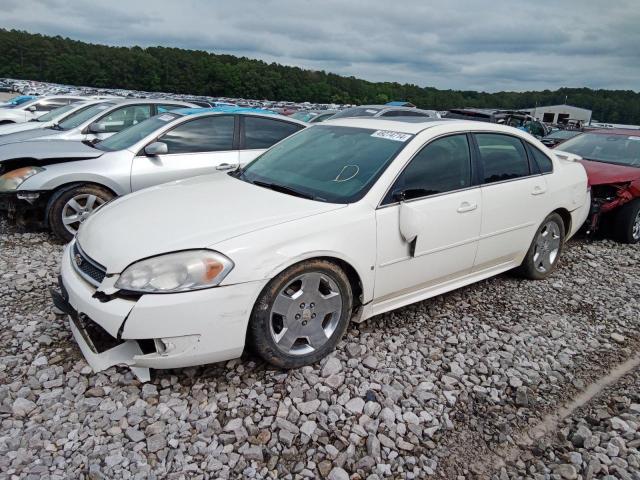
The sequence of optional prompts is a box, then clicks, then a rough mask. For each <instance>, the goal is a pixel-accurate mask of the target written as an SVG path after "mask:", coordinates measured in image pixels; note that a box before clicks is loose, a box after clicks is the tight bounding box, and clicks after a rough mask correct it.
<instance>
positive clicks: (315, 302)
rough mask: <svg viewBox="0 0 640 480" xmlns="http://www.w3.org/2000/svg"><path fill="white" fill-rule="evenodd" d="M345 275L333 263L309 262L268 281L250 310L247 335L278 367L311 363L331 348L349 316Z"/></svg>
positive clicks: (263, 355) (347, 281) (260, 353)
mask: <svg viewBox="0 0 640 480" xmlns="http://www.w3.org/2000/svg"><path fill="white" fill-rule="evenodd" d="M352 303H353V298H352V293H351V287H350V284H349V279H348V278H347V276H346V275H345V273H344V272H343V271H342V270H341V269H340V268H339V267H338V266H336V265H335V264H333V263H331V262H328V261H326V260H310V261H306V262H302V263H299V264H297V265H294V266H292V267H290V268H288V269H287V270H285V271H284V272H282V273H280V274H279V275H278V276H277V277H275V278H274V279H273V280H271V281H270V282H269V284H268V285H267V286H266V287H265V288H264V290H263V291H262V293H261V294H260V296H259V297H258V300H257V301H256V304H255V306H254V307H253V311H252V313H251V320H250V322H249V329H248V332H247V337H248V338H247V339H248V341H249V344H250V345H252V346H253V348H254V349H255V350H256V352H257V353H258V354H259V355H260V356H261V357H262V358H264V359H265V360H266V361H267V362H269V363H271V364H273V365H276V366H278V367H281V368H298V367H301V366H303V365H309V364H311V363H315V362H317V361H318V360H320V359H321V358H323V357H325V356H326V355H327V354H329V353H330V352H331V351H333V349H334V348H335V346H336V344H337V343H338V341H339V340H340V339H341V338H342V336H343V335H344V332H345V331H346V329H347V326H348V324H349V320H350V318H351V306H352Z"/></svg>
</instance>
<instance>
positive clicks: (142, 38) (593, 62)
mask: <svg viewBox="0 0 640 480" xmlns="http://www.w3.org/2000/svg"><path fill="white" fill-rule="evenodd" d="M4 3H5V4H3V9H2V10H0V26H2V27H4V28H17V29H22V30H27V31H30V32H37V33H42V34H49V35H62V36H69V37H71V38H74V39H78V40H83V41H88V42H93V43H105V44H111V45H127V46H131V45H141V46H151V45H163V46H171V47H180V48H191V49H198V50H206V51H211V52H215V53H229V54H234V55H241V56H247V57H251V58H259V59H262V60H265V61H267V62H278V63H282V64H287V65H295V66H299V67H303V68H312V69H318V70H325V71H331V72H335V73H338V74H342V75H353V76H356V77H359V78H364V79H367V80H372V81H397V82H401V83H404V82H407V83H414V84H418V85H421V86H434V87H437V88H441V89H464V90H483V91H498V90H530V89H547V88H548V89H555V88H559V87H562V86H586V87H592V88H612V89H632V90H638V81H637V79H638V78H640V48H638V45H640V29H639V28H638V27H637V25H638V24H639V23H640V9H639V8H638V4H637V0H618V1H616V2H602V1H596V0H565V1H563V2H557V1H556V0H537V1H536V2H524V1H515V0H494V1H492V2H486V1H483V0H448V1H446V2H444V1H441V0H440V1H434V0H406V1H404V2H395V3H390V2H389V1H388V0H342V1H339V0H324V1H322V2H318V1H315V0H244V1H242V2H226V1H221V0H181V1H180V2H175V1H169V0H138V1H135V2H134V1H131V0H126V1H125V0H110V1H109V2H108V4H102V5H101V4H96V3H95V2H93V1H90V0H77V1H71V0H23V1H21V2H17V1H16V0H5V2H4Z"/></svg>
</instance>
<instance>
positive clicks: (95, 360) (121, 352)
mask: <svg viewBox="0 0 640 480" xmlns="http://www.w3.org/2000/svg"><path fill="white" fill-rule="evenodd" d="M60 283H61V287H62V288H61V292H58V291H55V290H52V291H51V297H52V299H53V303H54V305H55V306H56V307H57V308H58V309H60V310H61V311H63V312H64V313H66V314H67V315H69V326H70V328H71V332H72V333H73V337H74V338H75V339H76V342H77V343H78V346H79V347H80V350H81V351H82V354H83V355H84V358H85V359H86V361H87V363H88V364H89V366H90V367H91V368H92V369H93V371H94V372H100V371H102V370H106V369H107V368H109V367H112V366H114V365H123V366H127V367H129V368H130V369H131V372H132V373H133V374H134V375H135V376H136V377H137V378H138V379H139V380H140V381H142V382H148V381H149V380H150V379H151V375H150V372H149V369H148V368H143V367H134V366H133V364H134V363H135V357H136V356H139V355H143V352H142V349H141V348H140V345H139V344H138V342H136V341H135V340H127V341H123V342H120V343H117V344H116V345H115V346H113V347H111V348H108V349H107V350H104V351H100V350H99V348H98V347H96V345H95V342H94V339H93V336H92V335H91V333H90V332H89V330H88V329H87V327H86V319H83V318H82V317H81V315H79V314H78V312H76V310H75V309H74V308H73V307H72V306H71V304H70V303H69V302H68V297H67V298H66V291H65V289H64V286H62V282H60ZM83 320H85V321H83ZM89 321H90V320H89ZM114 340H115V339H114Z"/></svg>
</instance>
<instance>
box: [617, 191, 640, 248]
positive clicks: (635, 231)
mask: <svg viewBox="0 0 640 480" xmlns="http://www.w3.org/2000/svg"><path fill="white" fill-rule="evenodd" d="M612 227H613V228H612V233H613V238H614V239H615V240H617V241H619V242H621V243H638V242H639V241H640V198H636V199H635V200H632V201H631V202H629V203H627V204H625V205H623V206H622V207H620V209H619V210H618V212H617V213H616V215H615V219H614V222H613V225H612Z"/></svg>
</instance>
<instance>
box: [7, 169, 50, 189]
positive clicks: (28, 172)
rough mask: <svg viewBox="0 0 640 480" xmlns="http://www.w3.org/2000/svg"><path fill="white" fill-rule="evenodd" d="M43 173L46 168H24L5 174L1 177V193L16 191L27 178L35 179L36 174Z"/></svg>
mask: <svg viewBox="0 0 640 480" xmlns="http://www.w3.org/2000/svg"><path fill="white" fill-rule="evenodd" d="M42 171H44V168H40V167H22V168H18V169H16V170H11V171H10V172H7V173H5V174H4V175H2V176H1V177H0V192H11V191H13V190H16V189H17V188H18V187H19V186H20V185H22V182H24V181H25V180H26V179H27V178H29V177H33V176H34V175H35V174H36V173H40V172H42Z"/></svg>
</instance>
